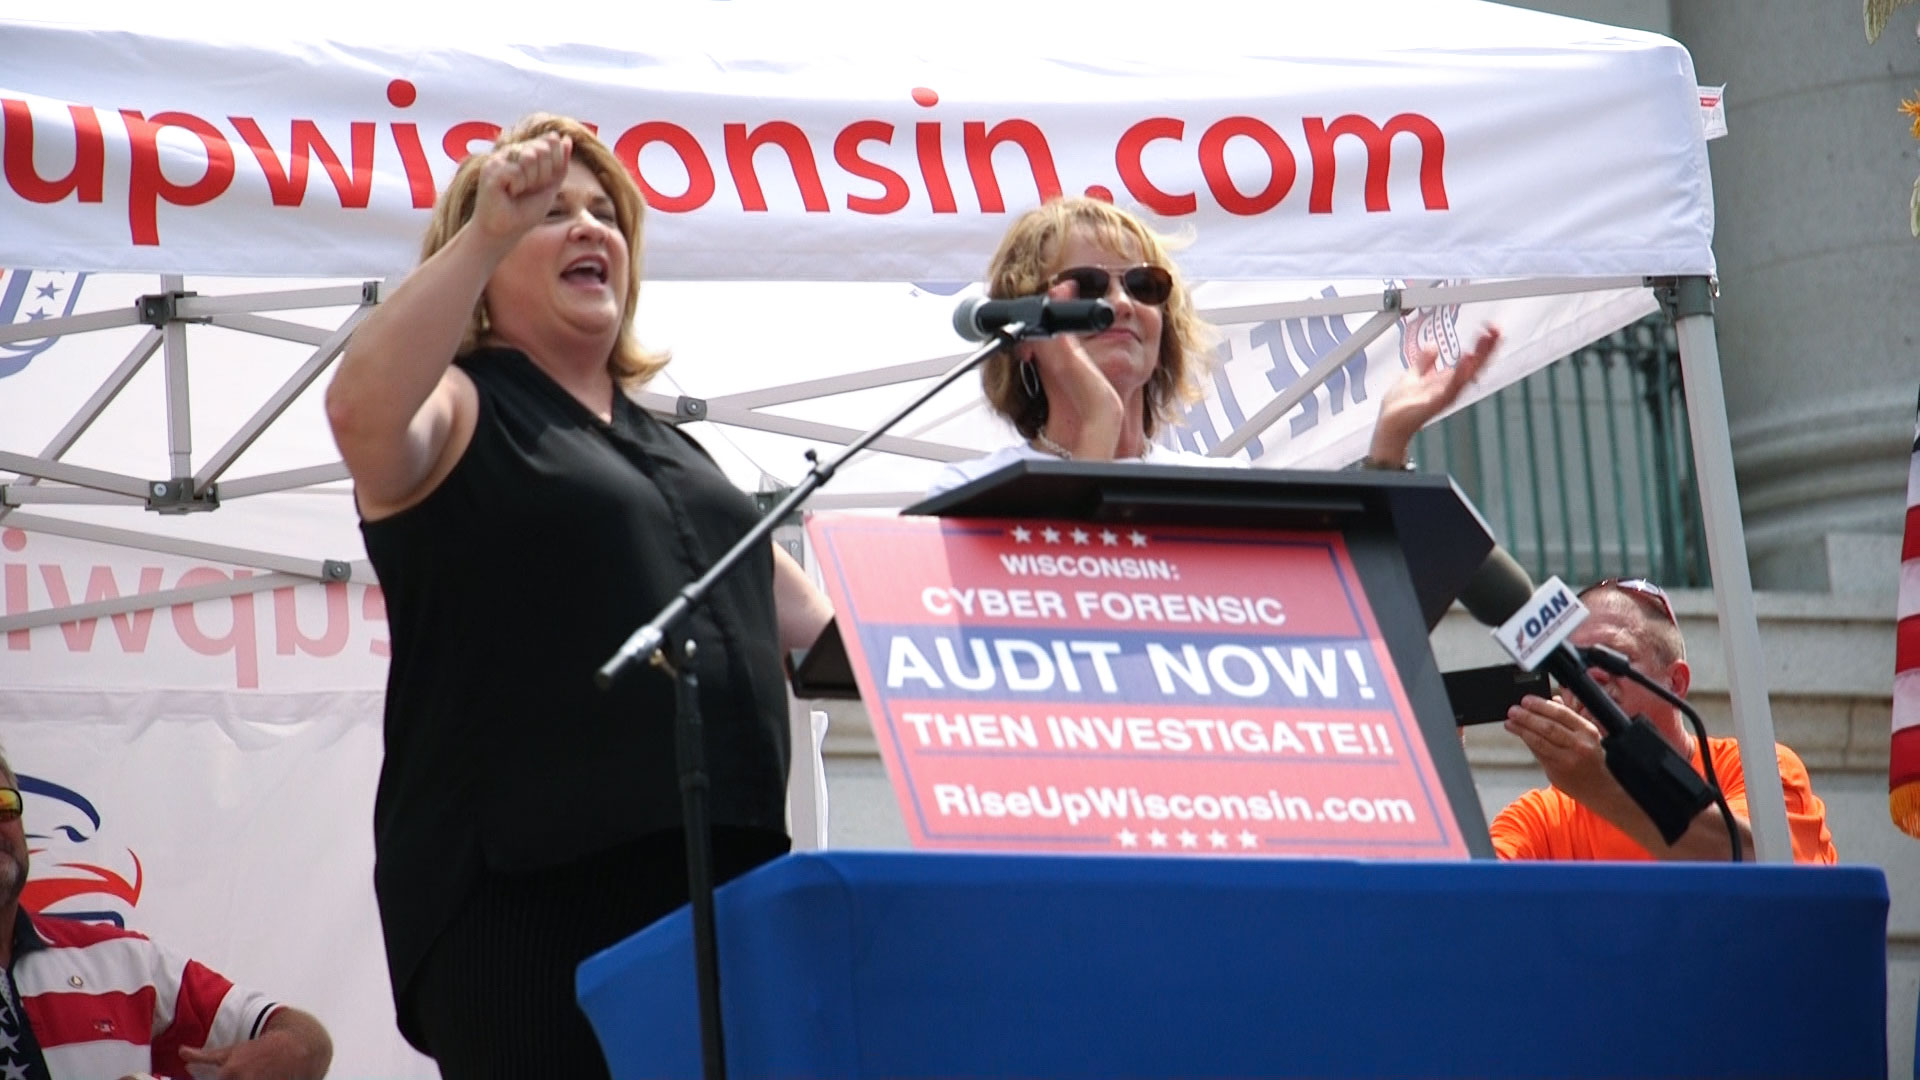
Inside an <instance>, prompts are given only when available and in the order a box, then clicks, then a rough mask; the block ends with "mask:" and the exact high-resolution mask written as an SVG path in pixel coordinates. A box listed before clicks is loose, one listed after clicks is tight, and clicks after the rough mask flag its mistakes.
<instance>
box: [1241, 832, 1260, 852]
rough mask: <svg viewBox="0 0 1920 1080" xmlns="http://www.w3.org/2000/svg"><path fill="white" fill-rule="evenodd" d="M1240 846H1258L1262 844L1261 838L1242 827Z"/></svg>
mask: <svg viewBox="0 0 1920 1080" xmlns="http://www.w3.org/2000/svg"><path fill="white" fill-rule="evenodd" d="M1240 846H1241V847H1243V848H1257V847H1259V846H1260V838H1259V837H1257V836H1255V835H1253V834H1252V833H1250V832H1248V831H1246V830H1245V829H1242V830H1240Z"/></svg>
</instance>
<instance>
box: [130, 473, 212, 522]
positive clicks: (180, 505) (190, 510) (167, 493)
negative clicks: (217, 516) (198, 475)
mask: <svg viewBox="0 0 1920 1080" xmlns="http://www.w3.org/2000/svg"><path fill="white" fill-rule="evenodd" d="M147 509H149V510H151V511H153V512H154V513H156V514H194V513H200V512H203V511H207V510H218V509H220V485H219V484H208V485H207V490H206V491H204V492H202V493H200V494H197V495H196V494H194V491H193V477H191V476H179V477H175V478H174V479H172V480H155V481H154V482H153V483H151V484H149V485H148V486H147Z"/></svg>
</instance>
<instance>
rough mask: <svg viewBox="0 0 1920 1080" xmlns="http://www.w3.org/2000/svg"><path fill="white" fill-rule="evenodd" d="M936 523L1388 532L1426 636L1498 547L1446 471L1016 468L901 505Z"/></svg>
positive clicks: (1063, 464) (1071, 464)
mask: <svg viewBox="0 0 1920 1080" xmlns="http://www.w3.org/2000/svg"><path fill="white" fill-rule="evenodd" d="M901 513H903V514H927V515H933V516H937V517H1006V518H1053V519H1056V520H1064V521H1099V522H1125V523H1128V524H1138V525H1146V524H1160V525H1211V526H1216V527H1227V528H1238V529H1338V530H1341V531H1342V532H1350V531H1352V530H1354V529H1365V530H1380V531H1388V530H1390V531H1391V532H1392V533H1393V534H1394V535H1395V536H1396V537H1397V538H1398V539H1399V541H1400V547H1401V550H1402V551H1403V552H1404V553H1405V555H1406V560H1407V572H1408V574H1409V576H1411V577H1412V579H1413V589H1414V596H1415V598H1416V599H1417V600H1418V602H1419V605H1420V614H1421V616H1422V618H1424V619H1425V620H1426V625H1427V628H1428V629H1432V628H1433V627H1434V626H1435V625H1436V624H1437V623H1439V621H1440V618H1441V616H1443V615H1445V614H1446V612H1447V606H1448V605H1450V604H1452V603H1453V600H1454V598H1455V597H1456V596H1458V595H1460V590H1461V589H1462V588H1464V587H1465V586H1466V584H1467V580H1468V579H1469V578H1470V577H1472V576H1473V572H1474V571H1475V570H1477V569H1479V567H1480V564H1481V563H1482V562H1483V561H1485V559H1486V557H1487V553H1488V552H1490V551H1492V550H1493V536H1492V534H1491V532H1489V530H1488V529H1487V526H1486V523H1485V522H1484V521H1482V520H1481V519H1480V515H1479V513H1478V512H1477V511H1475V510H1474V508H1473V505H1472V503H1470V502H1469V501H1468V500H1467V498H1466V496H1464V495H1462V494H1461V493H1460V490H1459V489H1458V488H1456V487H1455V486H1454V484H1453V480H1452V478H1451V477H1448V476H1446V475H1444V474H1441V473H1413V472H1355V471H1342V472H1322V471H1316V470H1306V469H1285V470H1280V469H1218V468H1208V467H1206V466H1199V465H1143V464H1140V463H1137V462H1134V463H1120V462H1105V461H1103V462H1080V461H1054V460H1034V459H1030V460H1023V461H1016V462H1014V463H1013V464H1011V465H1008V466H1006V467H1005V468H1002V469H997V470H995V471H993V472H991V473H988V474H987V475H985V476H982V477H980V478H979V479H977V480H973V481H971V482H969V483H967V484H965V485H963V486H961V487H957V488H954V489H953V490H951V491H945V492H942V493H940V494H938V495H935V496H933V497H932V498H929V499H923V500H921V501H920V502H917V503H915V504H913V505H912V506H909V507H907V508H906V509H905V510H902V511H901Z"/></svg>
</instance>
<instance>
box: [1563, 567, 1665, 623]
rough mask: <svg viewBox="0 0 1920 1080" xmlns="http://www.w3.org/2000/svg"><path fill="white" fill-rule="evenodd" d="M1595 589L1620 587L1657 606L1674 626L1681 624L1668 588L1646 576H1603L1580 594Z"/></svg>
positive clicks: (1622, 590)
mask: <svg viewBox="0 0 1920 1080" xmlns="http://www.w3.org/2000/svg"><path fill="white" fill-rule="evenodd" d="M1595 589H1618V590H1620V591H1621V592H1623V593H1626V594H1627V595H1628V596H1631V597H1633V598H1634V599H1635V600H1636V601H1639V602H1642V603H1645V604H1649V605H1652V606H1653V607H1655V608H1657V609H1658V610H1659V612H1660V614H1661V615H1663V616H1665V617H1666V620H1667V622H1669V623H1671V624H1673V625H1674V626H1679V625H1680V620H1679V619H1676V618H1674V616H1673V601H1672V600H1670V599H1668V598H1667V590H1665V589H1663V588H1661V587H1660V586H1658V585H1655V584H1654V583H1653V582H1651V581H1648V580H1647V579H1646V578H1612V577H1610V578H1602V579H1600V580H1599V581H1596V582H1594V583H1593V584H1591V585H1589V586H1587V587H1586V588H1584V589H1581V590H1580V595H1581V596H1585V595H1587V594H1588V593H1590V592H1592V591H1593V590H1595Z"/></svg>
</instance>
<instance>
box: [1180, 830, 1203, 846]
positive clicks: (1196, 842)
mask: <svg viewBox="0 0 1920 1080" xmlns="http://www.w3.org/2000/svg"><path fill="white" fill-rule="evenodd" d="M1180 846H1181V847H1199V846H1200V837H1198V836H1196V835H1194V832H1193V830H1192V829H1181V830H1180Z"/></svg>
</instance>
